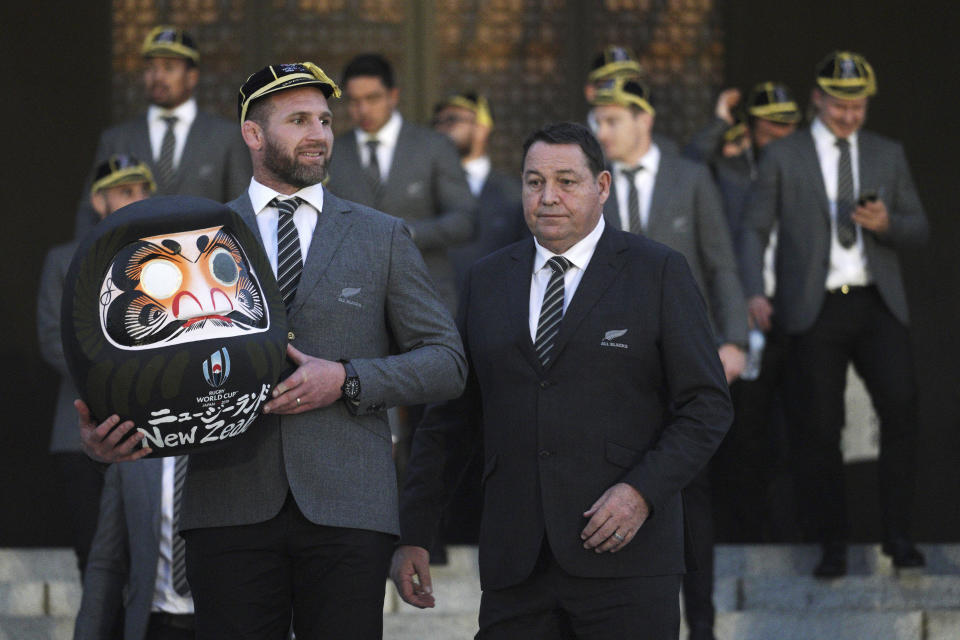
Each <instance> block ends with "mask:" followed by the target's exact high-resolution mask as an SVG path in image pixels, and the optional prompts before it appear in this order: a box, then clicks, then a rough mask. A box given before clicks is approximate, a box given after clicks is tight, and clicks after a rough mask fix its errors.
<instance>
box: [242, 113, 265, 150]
mask: <svg viewBox="0 0 960 640" xmlns="http://www.w3.org/2000/svg"><path fill="white" fill-rule="evenodd" d="M240 135H242V136H243V141H244V142H245V143H247V146H248V147H249V148H250V149H253V150H254V151H259V150H260V148H261V147H263V141H264V135H263V127H261V126H260V125H259V124H258V123H256V122H254V121H253V120H244V122H243V124H242V125H240Z"/></svg>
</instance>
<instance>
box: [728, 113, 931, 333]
mask: <svg viewBox="0 0 960 640" xmlns="http://www.w3.org/2000/svg"><path fill="white" fill-rule="evenodd" d="M858 144H859V162H860V164H859V175H860V190H861V192H863V191H868V190H874V191H877V192H878V193H879V194H880V196H881V198H882V200H883V201H884V203H885V204H886V206H887V211H888V212H889V214H890V229H889V231H887V232H886V233H884V234H877V233H874V232H872V231H867V230H865V229H862V230H861V231H862V233H863V248H864V252H865V253H866V258H867V267H868V269H869V271H870V275H871V276H872V278H873V282H874V284H876V286H877V289H878V290H879V292H880V295H881V296H882V297H883V300H884V302H886V304H887V307H889V309H890V311H891V312H892V313H893V315H894V316H896V317H897V319H898V320H900V321H901V322H903V323H904V324H908V323H909V312H908V310H907V299H906V294H905V292H904V288H903V278H902V277H901V274H900V261H899V258H898V257H897V250H898V249H900V248H902V247H907V246H918V245H921V244H923V243H924V242H926V239H927V233H928V229H927V218H926V214H924V211H923V205H921V204H920V199H919V197H917V192H916V189H915V187H914V186H913V178H912V177H911V175H910V168H909V167H908V166H907V159H906V156H905V155H904V152H903V147H902V146H901V145H900V144H899V143H898V142H895V141H893V140H890V139H888V138H884V137H883V136H880V135H877V134H875V133H871V132H869V131H860V133H859V135H858ZM775 222H776V223H777V260H776V276H777V291H776V294H775V298H774V309H775V310H776V317H777V320H778V322H780V323H781V326H782V327H783V329H784V330H785V331H787V332H788V333H800V332H803V331H806V330H807V329H809V328H810V326H811V325H812V324H813V322H814V320H816V318H817V315H818V314H819V313H820V307H821V306H822V305H823V298H824V295H825V290H826V281H827V272H828V268H829V263H830V208H829V203H828V202H827V194H826V190H825V189H824V186H823V175H822V173H821V171H820V161H819V158H818V157H817V151H816V147H815V145H814V142H813V136H812V135H811V134H810V130H809V129H803V130H800V131H797V132H795V133H793V134H791V135H790V136H787V137H786V138H784V139H783V140H779V141H777V142H774V143H772V144H770V145H769V146H768V147H767V148H766V149H764V153H763V158H762V159H761V161H760V168H759V177H758V179H757V181H756V183H755V184H754V185H753V188H752V189H751V193H750V198H749V201H748V204H747V211H746V215H745V219H744V228H743V234H742V236H741V238H740V245H741V250H740V251H739V254H740V256H741V259H742V261H743V263H742V265H741V271H742V274H743V281H744V289H745V290H746V293H747V295H748V296H754V295H762V294H763V252H764V250H765V248H766V244H767V238H768V237H769V235H770V229H771V227H772V226H773V224H774V223H775Z"/></svg>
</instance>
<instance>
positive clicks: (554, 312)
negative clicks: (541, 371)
mask: <svg viewBox="0 0 960 640" xmlns="http://www.w3.org/2000/svg"><path fill="white" fill-rule="evenodd" d="M547 264H548V265H550V268H551V269H553V273H551V274H550V282H548V283H547V290H546V291H545V292H544V294H543V305H541V307H540V319H539V321H538V322H537V339H536V341H534V344H533V346H534V349H536V351H537V357H538V358H539V359H540V364H542V365H543V366H547V363H548V362H550V358H551V357H552V356H553V354H552V353H551V349H553V343H554V340H555V339H556V337H557V333H559V332H560V319H561V318H563V297H564V290H563V274H564V272H565V271H566V270H567V269H569V268H570V264H571V263H570V261H569V260H567V259H566V258H564V257H563V256H554V257H552V258H550V259H549V260H548V261H547Z"/></svg>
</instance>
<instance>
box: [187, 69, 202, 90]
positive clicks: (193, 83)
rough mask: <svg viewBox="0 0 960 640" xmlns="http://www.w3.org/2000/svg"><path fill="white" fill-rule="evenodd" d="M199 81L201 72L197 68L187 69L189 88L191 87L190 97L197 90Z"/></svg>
mask: <svg viewBox="0 0 960 640" xmlns="http://www.w3.org/2000/svg"><path fill="white" fill-rule="evenodd" d="M199 81H200V70H199V69H197V68H196V67H190V68H189V69H187V86H188V87H190V95H193V92H194V90H195V89H196V88H197V82H199Z"/></svg>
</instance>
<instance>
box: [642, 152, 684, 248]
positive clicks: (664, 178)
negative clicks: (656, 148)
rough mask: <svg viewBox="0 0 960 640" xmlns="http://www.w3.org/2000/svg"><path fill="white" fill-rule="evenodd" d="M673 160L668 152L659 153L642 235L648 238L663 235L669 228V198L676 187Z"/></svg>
mask: <svg viewBox="0 0 960 640" xmlns="http://www.w3.org/2000/svg"><path fill="white" fill-rule="evenodd" d="M674 164H675V161H674V159H673V158H672V157H671V156H670V154H669V153H661V154H660V166H659V167H657V175H656V177H655V178H654V180H653V194H651V197H650V211H649V212H648V213H647V226H646V229H644V235H646V236H648V237H650V238H657V237H660V238H662V237H664V232H666V231H669V229H670V224H671V222H670V199H671V198H672V197H673V194H674V193H676V189H677V171H676V169H675V167H674Z"/></svg>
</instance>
